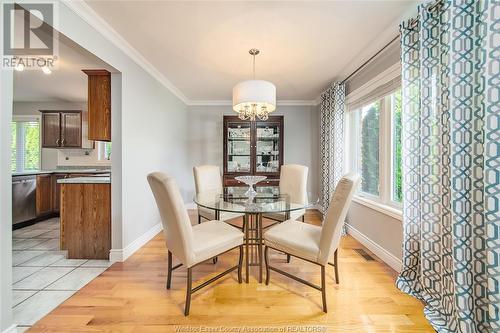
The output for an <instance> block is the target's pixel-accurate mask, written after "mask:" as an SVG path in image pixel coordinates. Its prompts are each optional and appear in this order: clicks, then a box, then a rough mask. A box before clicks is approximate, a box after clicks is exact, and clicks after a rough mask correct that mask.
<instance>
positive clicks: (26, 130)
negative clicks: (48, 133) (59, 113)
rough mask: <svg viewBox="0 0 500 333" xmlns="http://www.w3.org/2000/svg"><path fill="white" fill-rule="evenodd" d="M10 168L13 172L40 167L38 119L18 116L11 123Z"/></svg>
mask: <svg viewBox="0 0 500 333" xmlns="http://www.w3.org/2000/svg"><path fill="white" fill-rule="evenodd" d="M11 133H12V141H11V149H12V155H11V165H12V167H11V170H12V171H13V172H16V171H17V172H21V171H29V170H38V169H40V160H41V154H40V121H39V119H37V118H31V119H30V118H18V119H14V120H13V121H12V124H11Z"/></svg>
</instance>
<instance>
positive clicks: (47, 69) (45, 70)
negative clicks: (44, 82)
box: [42, 66, 52, 75]
mask: <svg viewBox="0 0 500 333" xmlns="http://www.w3.org/2000/svg"><path fill="white" fill-rule="evenodd" d="M42 71H43V73H44V74H47V75H49V74H50V73H52V71H51V70H50V68H48V67H47V66H43V67H42Z"/></svg>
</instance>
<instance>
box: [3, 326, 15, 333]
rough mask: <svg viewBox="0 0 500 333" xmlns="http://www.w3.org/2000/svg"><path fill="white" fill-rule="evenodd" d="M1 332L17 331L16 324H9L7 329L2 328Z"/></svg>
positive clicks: (10, 332)
mask: <svg viewBox="0 0 500 333" xmlns="http://www.w3.org/2000/svg"><path fill="white" fill-rule="evenodd" d="M2 333H17V325H15V324H14V325H11V326H9V327H7V329H5V330H3V331H2Z"/></svg>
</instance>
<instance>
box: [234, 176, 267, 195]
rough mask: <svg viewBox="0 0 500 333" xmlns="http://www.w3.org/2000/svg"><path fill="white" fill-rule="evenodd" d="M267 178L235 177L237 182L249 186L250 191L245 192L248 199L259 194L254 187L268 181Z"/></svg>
mask: <svg viewBox="0 0 500 333" xmlns="http://www.w3.org/2000/svg"><path fill="white" fill-rule="evenodd" d="M266 178H267V177H266V176H238V177H235V179H236V180H238V181H240V182H242V183H244V184H246V185H248V190H247V191H246V192H245V195H246V196H248V197H254V196H255V195H256V194H257V192H256V191H255V189H254V188H253V186H254V185H255V184H257V183H259V182H261V181H263V180H264V179H266Z"/></svg>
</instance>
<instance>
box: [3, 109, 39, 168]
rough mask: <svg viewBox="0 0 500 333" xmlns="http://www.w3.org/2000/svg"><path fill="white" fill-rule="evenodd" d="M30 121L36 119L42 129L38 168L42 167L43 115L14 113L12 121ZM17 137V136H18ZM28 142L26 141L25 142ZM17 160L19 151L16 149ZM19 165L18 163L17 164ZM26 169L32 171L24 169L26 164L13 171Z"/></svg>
mask: <svg viewBox="0 0 500 333" xmlns="http://www.w3.org/2000/svg"><path fill="white" fill-rule="evenodd" d="M29 121H36V122H38V128H39V131H40V140H39V142H38V154H39V156H40V158H39V162H38V170H41V169H42V135H43V128H42V116H41V115H13V116H12V120H11V122H29ZM16 139H17V138H16ZM24 144H26V143H24ZM16 161H17V151H16ZM16 166H17V164H16ZM25 171H30V170H25V169H24V164H23V166H22V169H19V168H16V170H13V171H12V168H11V172H25Z"/></svg>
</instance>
